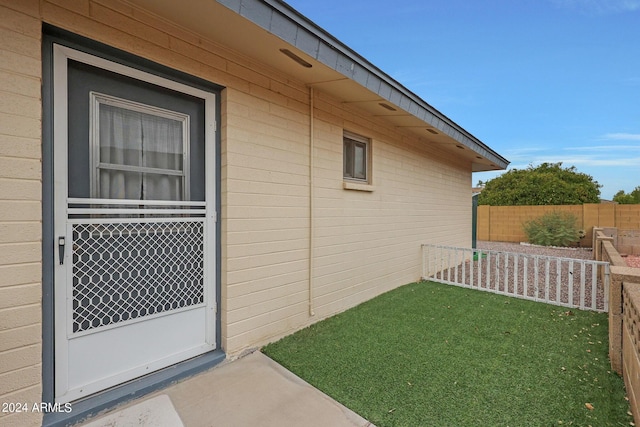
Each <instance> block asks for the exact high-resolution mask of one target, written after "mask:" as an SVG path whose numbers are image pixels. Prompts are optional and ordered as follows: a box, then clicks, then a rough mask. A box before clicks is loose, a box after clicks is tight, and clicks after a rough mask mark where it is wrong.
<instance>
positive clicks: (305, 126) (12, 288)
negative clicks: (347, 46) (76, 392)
mask: <svg viewBox="0 0 640 427" xmlns="http://www.w3.org/2000/svg"><path fill="white" fill-rule="evenodd" d="M43 23H48V24H52V25H55V26H57V27H60V28H62V29H65V30H68V31H71V32H74V33H76V34H79V35H82V36H85V37H88V38H90V39H93V40H96V41H99V42H102V43H105V44H108V45H110V46H113V47H116V48H119V49H122V50H125V51H127V52H130V53H132V54H135V55H139V56H141V57H144V58H146V59H149V60H152V61H155V62H157V63H160V64H163V65H167V66H169V67H171V68H174V69H177V70H180V71H183V72H185V73H188V74H191V75H194V76H197V77H200V78H203V79H206V80H208V81H211V82H213V83H216V84H219V85H221V86H224V87H225V89H224V90H223V92H222V96H221V109H222V111H221V116H222V120H221V123H219V125H218V129H219V131H220V133H221V163H220V164H219V165H218V167H219V168H221V172H222V182H221V187H222V193H221V200H222V211H221V212H220V215H219V219H220V221H221V222H222V224H221V226H222V235H221V246H222V265H221V270H222V283H221V284H220V286H221V292H222V300H221V304H222V313H221V318H222V346H223V348H224V350H225V351H227V352H228V353H229V354H232V355H233V354H238V353H240V352H241V351H242V350H244V349H246V348H250V347H255V346H260V345H262V344H265V343H267V342H269V341H271V340H274V339H276V338H278V337H280V336H283V335H286V334H288V333H290V332H293V331H295V330H297V329H299V328H301V327H303V326H306V325H308V324H310V323H313V322H316V321H318V320H320V319H322V318H324V317H327V316H329V315H331V314H334V313H337V312H340V311H343V310H345V309H347V308H349V307H352V306H354V305H356V304H358V303H360V302H363V301H365V300H367V299H369V298H371V297H373V296H375V295H378V294H380V293H382V292H385V291H387V290H390V289H393V288H394V287H397V286H400V285H403V284H405V283H408V282H411V281H414V280H418V279H419V278H420V244H421V243H435V244H447V245H458V246H470V244H471V199H470V197H469V194H468V191H467V190H468V188H469V187H470V186H471V173H470V165H469V164H460V163H459V161H458V160H457V159H455V158H452V156H450V155H446V154H444V153H443V152H442V151H440V150H439V149H436V148H434V147H433V146H432V145H431V144H429V143H428V141H425V140H421V141H419V140H417V139H414V138H412V137H410V136H409V135H407V134H403V133H402V132H401V131H399V130H398V129H396V128H393V127H391V126H388V125H387V124H385V123H383V122H381V121H380V120H379V119H374V118H371V117H368V116H367V115H366V114H364V113H363V112H362V111H360V110H358V109H357V108H355V107H352V106H348V105H344V104H342V103H340V102H338V101H337V100H335V99H333V98H331V97H330V96H328V95H326V94H324V93H322V92H319V91H314V94H313V96H314V103H315V109H314V110H313V113H311V112H310V105H311V104H310V96H311V94H310V91H309V88H307V87H305V86H304V85H303V84H301V83H300V82H297V81H293V80H291V79H290V78H288V77H287V76H285V75H282V74H279V73H278V72H276V71H275V70H271V69H269V68H268V67H264V65H263V64H259V63H255V62H253V61H252V60H251V59H249V58H246V57H244V56H240V55H238V54H236V53H234V52H233V51H230V50H228V49H227V48H225V47H224V46H220V45H218V44H217V43H216V42H215V41H211V40H206V39H203V38H201V37H199V36H198V35H197V34H193V33H191V32H188V31H186V30H184V29H182V28H180V27H177V26H174V25H172V24H171V23H169V22H167V21H164V20H160V19H158V18H157V17H155V16H153V15H150V14H147V13H145V12H144V11H142V10H139V9H136V8H133V7H132V6H130V5H129V4H127V3H126V2H119V1H116V0H78V1H68V0H50V1H46V0H40V1H38V0H25V1H20V2H18V1H10V0H0V37H1V38H2V40H3V43H2V46H0V83H2V84H1V85H0V92H2V96H0V401H3V402H4V401H28V402H34V403H35V402H40V400H41V399H42V384H41V383H42V367H41V366H42V364H41V352H42V348H41V337H42V318H41V312H42V308H41V301H42V284H41V278H42V274H43V273H42V253H41V247H42V246H41V245H42V231H41V230H42V212H41V209H42V208H41V201H42V194H41V192H42V174H41V152H42V141H41V135H42V126H41V117H42V101H41V82H42V81H41V71H42V61H41V34H42V24H43ZM312 116H313V129H314V132H313V134H312V133H311V128H312V126H311V120H312V119H311V117H312ZM345 129H346V130H349V131H352V132H356V133H359V134H361V135H363V136H365V137H368V138H370V139H371V144H372V186H371V187H370V188H369V189H368V190H373V191H357V190H347V189H345V188H344V187H343V179H342V133H343V130H345ZM312 140H313V149H312V148H311V144H312ZM312 159H313V168H311V164H312ZM311 182H313V186H311ZM312 195H313V204H312V202H311V196H312ZM312 208H313V209H312ZM312 225H313V229H312V228H311V226H312ZM312 234H313V239H311V236H312ZM311 255H312V257H311ZM310 296H311V298H310ZM311 311H312V312H313V315H310V312H311ZM0 417H3V418H0V424H2V425H5V423H8V424H7V425H12V424H16V425H38V424H40V423H41V416H40V415H39V414H29V415H24V414H21V415H19V417H20V418H19V419H18V418H16V415H9V416H6V415H4V414H0Z"/></svg>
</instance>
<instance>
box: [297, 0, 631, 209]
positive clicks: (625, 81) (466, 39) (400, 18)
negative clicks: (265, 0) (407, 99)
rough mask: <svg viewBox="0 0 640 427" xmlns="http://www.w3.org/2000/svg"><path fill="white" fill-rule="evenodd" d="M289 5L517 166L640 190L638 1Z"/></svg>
mask: <svg viewBox="0 0 640 427" xmlns="http://www.w3.org/2000/svg"><path fill="white" fill-rule="evenodd" d="M287 2H288V3H289V4H290V5H291V6H292V7H293V8H295V9H297V10H298V11H299V12H301V13H302V14H303V15H305V16H306V17H307V18H309V19H311V20H312V21H314V22H315V23H316V24H318V25H319V26H320V27H322V28H323V29H325V30H326V31H328V32H329V33H330V34H332V35H333V36H334V37H336V38H338V39H339V40H340V41H342V42H343V43H344V44H346V45H347V46H349V47H350V48H352V49H353V50H355V51H356V52H358V53H359V54H360V55H362V56H364V57H365V58H366V59H368V60H369V61H370V62H372V63H373V64H374V65H376V66H377V67H379V68H380V69H382V70H383V71H384V72H385V73H387V74H389V75H390V76H391V77H393V78H394V79H396V80H397V81H399V82H400V83H401V84H403V85H404V86H405V87H407V88H408V89H410V90H411V91H413V92H414V93H416V94H417V95H418V96H420V97H421V98H422V99H424V100H425V101H426V102H428V103H429V104H431V105H432V106H433V107H435V108H437V109H438V110H439V111H441V112H442V113H443V114H445V115H446V116H447V117H449V118H450V119H451V120H453V121H454V122H456V123H457V124H459V125H460V126H462V127H463V128H464V129H466V130H467V131H469V132H470V133H471V134H473V135H474V136H476V137H477V138H479V139H480V140H481V141H483V142H484V143H485V144H487V145H488V146H489V147H491V148H492V149H494V150H495V151H497V152H498V153H499V154H501V155H502V156H504V157H506V158H507V159H508V160H509V161H510V162H511V165H510V166H509V168H517V169H524V168H526V167H527V166H528V165H534V166H535V165H538V164H540V163H542V162H562V163H563V165H564V166H567V167H568V166H575V167H576V168H577V169H578V171H580V172H584V173H587V174H589V175H591V176H593V178H594V179H595V180H596V181H598V182H599V183H600V184H602V185H603V187H602V188H601V197H603V198H606V199H611V198H612V197H613V195H614V194H615V193H616V192H617V191H618V190H625V191H626V192H629V191H631V190H632V189H633V188H635V187H636V186H640V0H412V1H410V0H395V1H389V0H366V1H365V0H350V1H344V0H341V1H338V0H288V1H287ZM495 176H497V174H496V173H493V172H485V173H478V174H474V176H473V184H474V185H475V184H476V183H477V182H478V180H483V181H486V180H488V179H491V178H493V177H495Z"/></svg>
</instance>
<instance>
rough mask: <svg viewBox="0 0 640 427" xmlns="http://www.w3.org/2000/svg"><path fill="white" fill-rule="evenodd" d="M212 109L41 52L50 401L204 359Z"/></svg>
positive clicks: (210, 301) (191, 97)
mask: <svg viewBox="0 0 640 427" xmlns="http://www.w3.org/2000/svg"><path fill="white" fill-rule="evenodd" d="M214 96H215V95H214V94H212V93H209V92H205V91H202V90H199V89H195V88H192V87H189V86H185V85H182V84H179V83H176V82H173V81H169V80H166V79H163V78H160V77H157V76H154V75H150V74H147V73H144V72H141V71H139V70H136V69H132V68H129V67H126V66H123V65H120V64H116V63H113V62H110V61H107V60H104V59H101V58H97V57H94V56H91V55H87V54H84V53H81V52H78V51H75V50H72V49H69V48H66V47H62V46H58V45H56V46H54V176H55V183H54V210H55V212H54V227H55V236H56V242H55V246H56V250H55V257H56V259H55V265H56V271H55V296H54V298H55V396H56V401H57V402H70V401H74V400H77V399H80V398H84V397H86V396H88V395H91V394H93V393H96V392H99V391H102V390H105V389H108V388H110V387H113V386H116V385H119V384H122V383H125V382H127V381H130V380H132V379H135V378H138V377H140V376H143V375H146V374H148V373H151V372H154V371H157V370H158V369H162V368H164V367H167V366H170V365H172V364H175V363H178V362H181V361H183V360H186V359H188V358H191V357H194V356H197V355H200V354H203V353H205V352H208V351H211V350H213V349H214V348H215V342H216V337H215V330H216V328H215V319H216V316H215V307H216V301H215V259H216V257H215V253H214V252H215V202H214V201H215V193H214V192H215V185H214V182H215V181H214V180H215V174H214V170H215V164H214V159H215V152H214V140H215V137H214V132H215V121H214V117H215V113H214V105H215V98H214Z"/></svg>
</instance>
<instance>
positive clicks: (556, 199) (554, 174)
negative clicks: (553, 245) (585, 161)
mask: <svg viewBox="0 0 640 427" xmlns="http://www.w3.org/2000/svg"><path fill="white" fill-rule="evenodd" d="M600 187H602V186H601V185H600V184H598V182H597V181H594V179H593V177H592V176H591V175H587V174H585V173H582V172H578V171H577V170H576V168H575V166H571V167H569V168H563V167H562V163H542V164H541V165H540V166H537V167H535V168H534V167H533V166H532V165H530V166H529V167H528V168H527V169H512V170H510V171H508V172H505V173H503V174H502V175H500V176H498V177H496V178H493V179H491V180H489V181H487V182H485V186H484V189H483V190H482V193H480V196H478V204H479V205H493V206H522V205H581V204H583V203H600Z"/></svg>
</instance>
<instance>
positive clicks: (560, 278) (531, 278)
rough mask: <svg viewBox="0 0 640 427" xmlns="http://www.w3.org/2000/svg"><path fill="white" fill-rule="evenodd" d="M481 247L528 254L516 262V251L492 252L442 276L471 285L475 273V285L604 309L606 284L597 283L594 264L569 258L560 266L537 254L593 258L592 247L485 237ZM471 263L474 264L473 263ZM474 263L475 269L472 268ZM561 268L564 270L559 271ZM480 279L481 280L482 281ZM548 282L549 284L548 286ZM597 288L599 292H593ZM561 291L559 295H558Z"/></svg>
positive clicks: (479, 245)
mask: <svg viewBox="0 0 640 427" xmlns="http://www.w3.org/2000/svg"><path fill="white" fill-rule="evenodd" d="M477 249H486V250H491V251H505V252H511V253H517V254H526V255H518V258H517V262H516V260H515V259H514V258H515V257H514V256H512V255H510V256H508V257H505V256H504V255H501V256H496V255H495V254H492V253H490V254H488V256H487V257H482V258H481V259H480V260H475V261H473V262H471V261H466V262H464V263H461V264H459V265H458V266H457V268H452V269H450V271H446V270H445V271H444V272H443V273H442V274H443V276H442V278H444V279H447V280H452V281H453V278H454V277H457V278H458V280H463V278H464V282H465V283H466V284H467V285H470V284H471V279H472V277H471V276H473V286H477V287H480V288H485V289H487V288H488V289H490V290H493V291H497V292H500V293H505V294H511V295H525V294H526V295H527V297H529V298H537V299H539V300H543V301H549V302H552V301H556V302H558V300H559V303H560V305H566V306H581V305H582V303H581V302H584V305H585V306H587V307H588V306H590V305H592V304H593V303H595V308H596V309H598V310H603V309H604V292H603V286H602V283H600V280H598V279H596V284H595V286H594V284H593V277H594V274H593V271H592V267H591V266H590V265H585V268H584V271H583V269H582V265H581V264H580V263H579V262H575V263H573V266H572V267H571V263H570V262H569V261H564V262H561V263H560V266H557V265H556V262H555V261H550V262H548V263H547V261H546V259H545V258H540V257H535V256H542V257H544V256H551V257H561V258H571V259H576V260H593V252H592V251H591V249H584V248H551V247H544V246H532V245H522V244H518V243H504V242H485V241H478V242H477ZM485 255H486V254H485ZM536 258H537V261H536ZM525 259H526V261H525ZM471 263H472V264H473V266H471V265H470V264H471ZM525 263H526V277H525ZM536 264H537V274H536ZM472 267H473V273H472V272H471V271H472ZM558 269H559V270H560V274H559V275H558ZM456 274H457V276H456ZM583 274H584V276H585V289H581V286H580V284H581V278H582V275H583ZM515 275H517V280H516V283H517V288H516V289H514V276H515ZM536 276H537V282H536ZM478 279H481V280H480V281H479V280H478ZM547 283H548V286H546V284H547ZM594 288H595V295H593V294H594ZM570 294H572V297H571V299H570V298H569V295H570ZM558 295H559V298H558V297H557V296H558Z"/></svg>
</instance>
